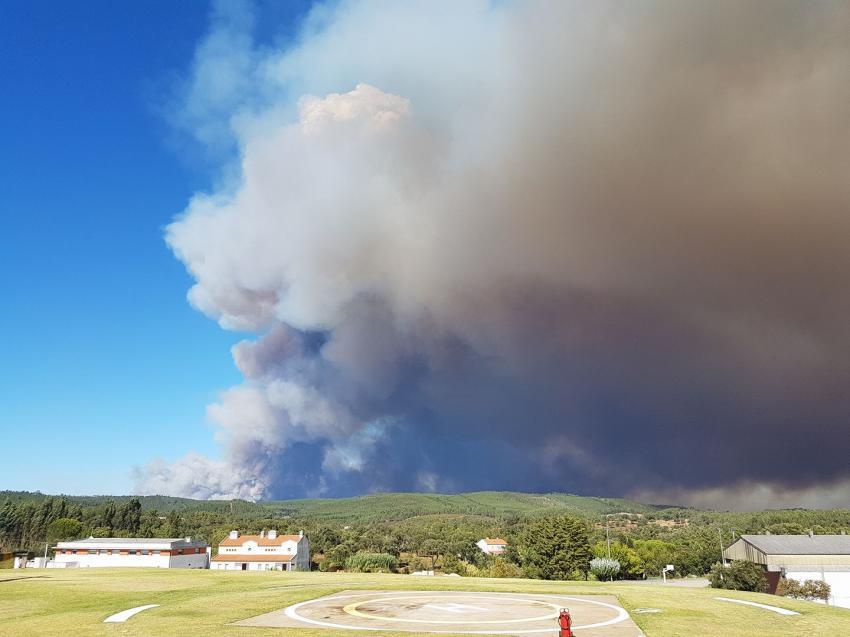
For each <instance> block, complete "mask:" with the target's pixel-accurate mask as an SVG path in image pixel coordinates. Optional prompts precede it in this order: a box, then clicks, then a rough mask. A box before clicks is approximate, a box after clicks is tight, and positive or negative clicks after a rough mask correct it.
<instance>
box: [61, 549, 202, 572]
mask: <svg viewBox="0 0 850 637" xmlns="http://www.w3.org/2000/svg"><path fill="white" fill-rule="evenodd" d="M54 561H55V562H56V563H57V567H58V568H62V566H59V564H62V565H63V566H64V564H67V565H68V566H70V565H71V564H74V565H75V566H77V567H79V568H107V567H113V568H116V567H139V568H207V555H206V553H196V554H193V555H104V554H100V553H97V554H95V555H92V554H90V553H88V552H87V551H77V554H76V555H74V554H68V553H61V554H57V555H56V557H55V558H54Z"/></svg>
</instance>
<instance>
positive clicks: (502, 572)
mask: <svg viewBox="0 0 850 637" xmlns="http://www.w3.org/2000/svg"><path fill="white" fill-rule="evenodd" d="M479 575H480V576H481V577H522V571H521V570H520V568H519V566H517V565H516V564H513V563H512V562H508V561H507V560H505V559H502V558H500V557H497V558H496V559H495V560H494V561H493V563H492V564H491V565H490V566H489V567H487V568H484V569H481V571H480V572H479Z"/></svg>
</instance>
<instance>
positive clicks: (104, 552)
mask: <svg viewBox="0 0 850 637" xmlns="http://www.w3.org/2000/svg"><path fill="white" fill-rule="evenodd" d="M98 553H99V554H100V555H106V554H107V553H109V551H107V550H106V549H100V550H99V551H98Z"/></svg>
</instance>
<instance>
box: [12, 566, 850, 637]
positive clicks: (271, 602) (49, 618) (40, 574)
mask: <svg viewBox="0 0 850 637" xmlns="http://www.w3.org/2000/svg"><path fill="white" fill-rule="evenodd" d="M358 588H360V589H387V590H393V589H404V590H460V591H463V590H472V591H498V592H523V593H564V594H575V595H581V594H609V595H616V596H617V597H618V598H619V599H620V602H621V603H622V604H623V606H624V607H625V608H626V610H628V611H631V610H633V609H635V608H646V607H650V608H658V609H661V611H662V612H661V613H652V614H634V615H633V618H634V620H635V621H636V622H637V624H638V625H639V626H640V627H641V628H642V629H643V630H644V632H645V633H646V634H647V635H648V637H674V636H676V637H680V636H686V635H687V636H690V635H717V636H723V637H726V636H736V637H737V636H740V637H763V636H765V635H774V634H776V635H806V637H817V636H823V637H835V636H836V635H850V610H846V609H836V608H830V607H825V606H822V605H818V604H814V603H810V602H799V601H793V600H789V599H783V598H779V597H774V596H771V595H760V594H757V593H735V592H731V591H716V590H711V589H694V588H676V587H665V586H663V585H660V584H659V585H651V584H628V583H619V582H614V583H607V582H542V581H534V580H511V579H483V578H444V577H434V578H420V577H410V576H405V575H357V574H334V573H279V572H278V573H276V572H247V573H243V572H233V573H227V572H219V571H189V570H168V569H69V570H43V569H38V570H36V569H30V570H27V571H14V572H10V571H4V572H3V574H2V575H0V635H2V636H3V637H6V636H8V637H12V636H14V637H25V636H26V637H28V636H38V637H41V636H43V635H74V636H85V635H115V636H118V635H120V636H122V637H123V636H133V635H139V636H142V635H143V636H145V637H169V636H172V635H173V636H175V637H178V636H179V637H189V636H192V635H198V636H203V637H209V636H211V635H216V636H218V635H234V636H238V637H256V636H258V635H262V636H263V637H270V636H271V635H288V636H290V637H296V636H297V637H314V636H315V637H319V636H322V637H333V636H340V637H341V636H343V635H344V636H345V637H351V635H352V634H356V633H352V632H351V631H335V630H322V629H316V630H313V629H300V628H299V629H269V628H248V627H242V626H230V625H229V624H230V622H233V621H236V620H239V619H245V618H248V617H253V616H255V615H259V614H261V613H266V612H269V611H272V610H277V609H279V608H283V607H284V606H288V605H289V604H294V603H295V602H300V601H304V600H307V599H314V598H316V597H320V596H322V595H328V594H331V593H334V592H337V591H340V590H345V589H358ZM718 595H722V596H725V597H734V598H739V599H747V600H752V601H759V602H763V603H767V604H774V605H778V606H782V607H784V608H789V609H792V610H796V611H798V612H800V613H801V615H799V616H791V617H787V616H782V615H777V614H775V613H771V612H768V611H765V610H761V609H758V608H749V607H746V606H740V605H736V604H730V603H728V602H719V601H715V600H714V599H713V598H714V597H715V596H718ZM144 604H161V607H160V608H154V609H151V610H146V611H144V612H143V613H141V614H139V615H137V616H135V617H133V618H132V619H130V620H129V621H128V622H127V623H126V624H103V623H102V622H103V620H104V619H105V618H106V617H107V616H108V615H111V614H112V613H116V612H118V611H122V610H126V609H128V608H132V607H134V606H142V605H144ZM360 634H364V633H363V632H362V631H360ZM382 634H383V635H384V636H385V637H391V636H393V635H394V636H397V637H410V635H411V633H389V632H387V633H382ZM554 634H555V631H554V629H553V635H554Z"/></svg>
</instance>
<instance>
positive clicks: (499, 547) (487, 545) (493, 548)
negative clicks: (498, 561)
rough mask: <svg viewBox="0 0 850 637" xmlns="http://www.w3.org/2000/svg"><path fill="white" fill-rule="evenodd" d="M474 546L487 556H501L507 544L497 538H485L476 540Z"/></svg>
mask: <svg viewBox="0 0 850 637" xmlns="http://www.w3.org/2000/svg"><path fill="white" fill-rule="evenodd" d="M475 545H476V546H477V547H478V548H480V549H481V550H482V551H483V552H484V553H487V554H488V555H501V554H502V553H504V552H505V551H506V550H507V548H508V543H507V542H505V540H503V539H502V538H499V537H495V538H493V537H485V538H484V539H481V540H478V541H477V542H476V543H475Z"/></svg>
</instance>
